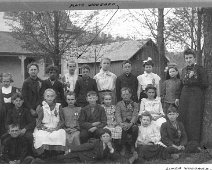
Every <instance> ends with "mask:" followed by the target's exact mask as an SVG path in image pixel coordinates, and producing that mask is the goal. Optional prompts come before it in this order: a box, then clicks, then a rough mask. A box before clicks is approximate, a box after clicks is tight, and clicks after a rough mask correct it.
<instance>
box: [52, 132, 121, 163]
mask: <svg viewBox="0 0 212 170" xmlns="http://www.w3.org/2000/svg"><path fill="white" fill-rule="evenodd" d="M117 159H118V154H117V153H116V151H115V149H114V147H113V143H112V141H111V132H110V130H108V129H103V130H102V131H101V133H100V138H99V139H94V140H90V141H89V142H88V143H84V144H81V145H79V146H74V147H73V146H72V147H70V148H69V150H68V152H66V154H65V155H60V156H57V157H56V159H55V161H54V162H56V163H76V162H78V163H104V162H106V161H109V160H110V161H111V160H112V161H115V160H117ZM51 161H52V160H51Z"/></svg>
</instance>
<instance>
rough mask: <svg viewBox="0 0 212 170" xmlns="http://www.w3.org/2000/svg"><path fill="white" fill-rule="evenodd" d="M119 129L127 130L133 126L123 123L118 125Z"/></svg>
mask: <svg viewBox="0 0 212 170" xmlns="http://www.w3.org/2000/svg"><path fill="white" fill-rule="evenodd" d="M120 125H121V127H122V128H123V129H124V130H128V129H129V128H131V126H132V125H133V123H132V122H131V123H127V122H123V123H121V124H120Z"/></svg>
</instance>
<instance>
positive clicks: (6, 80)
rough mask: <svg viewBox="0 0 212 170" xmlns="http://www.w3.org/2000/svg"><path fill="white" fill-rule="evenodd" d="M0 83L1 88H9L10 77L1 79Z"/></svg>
mask: <svg viewBox="0 0 212 170" xmlns="http://www.w3.org/2000/svg"><path fill="white" fill-rule="evenodd" d="M2 83H3V86H4V87H6V88H7V87H9V86H10V83H11V82H10V77H3V78H2Z"/></svg>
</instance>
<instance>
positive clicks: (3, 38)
mask: <svg viewBox="0 0 212 170" xmlns="http://www.w3.org/2000/svg"><path fill="white" fill-rule="evenodd" d="M31 62H36V63H38V65H39V69H40V71H39V77H41V78H44V77H45V64H44V59H43V58H39V57H33V56H32V53H30V52H29V51H27V50H25V49H23V48H22V47H21V43H20V41H18V40H16V39H15V38H13V37H12V35H11V32H4V31H0V73H11V74H12V75H13V79H14V83H13V85H14V86H16V87H19V88H21V87H22V84H23V81H24V79H25V78H27V77H28V76H29V75H28V70H27V65H28V64H29V63H31Z"/></svg>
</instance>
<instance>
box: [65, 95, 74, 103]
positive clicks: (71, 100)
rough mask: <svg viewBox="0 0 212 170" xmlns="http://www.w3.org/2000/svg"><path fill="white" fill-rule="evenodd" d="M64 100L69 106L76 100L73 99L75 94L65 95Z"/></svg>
mask: <svg viewBox="0 0 212 170" xmlns="http://www.w3.org/2000/svg"><path fill="white" fill-rule="evenodd" d="M66 102H67V103H68V105H69V106H70V105H71V106H73V105H74V103H75V102H76V99H75V96H74V95H71V96H70V95H67V97H66Z"/></svg>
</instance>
